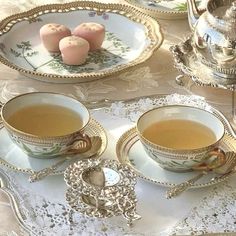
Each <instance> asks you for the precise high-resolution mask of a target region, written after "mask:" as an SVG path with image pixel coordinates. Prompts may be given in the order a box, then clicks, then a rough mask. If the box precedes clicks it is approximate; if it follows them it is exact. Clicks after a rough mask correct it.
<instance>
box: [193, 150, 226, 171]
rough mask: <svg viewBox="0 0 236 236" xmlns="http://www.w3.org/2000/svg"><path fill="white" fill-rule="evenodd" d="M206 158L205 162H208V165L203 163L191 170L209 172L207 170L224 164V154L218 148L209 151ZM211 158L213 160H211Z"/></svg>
mask: <svg viewBox="0 0 236 236" xmlns="http://www.w3.org/2000/svg"><path fill="white" fill-rule="evenodd" d="M207 157H208V158H207V160H208V161H209V162H208V163H207V162H204V163H203V164H200V165H197V166H194V167H193V168H192V169H193V170H199V171H201V170H202V171H204V170H205V171H209V170H212V169H215V168H217V167H220V166H222V165H223V164H224V163H225V162H226V158H225V152H224V150H222V149H221V148H219V147H216V148H214V149H212V150H211V151H209V152H208V153H207ZM212 158H214V159H213V160H212Z"/></svg>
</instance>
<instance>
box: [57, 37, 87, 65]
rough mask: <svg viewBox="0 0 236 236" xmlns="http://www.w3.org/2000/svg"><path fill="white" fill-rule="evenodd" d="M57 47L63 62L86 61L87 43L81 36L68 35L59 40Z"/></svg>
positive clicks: (75, 63)
mask: <svg viewBox="0 0 236 236" xmlns="http://www.w3.org/2000/svg"><path fill="white" fill-rule="evenodd" d="M59 48H60V51H61V55H62V60H63V62H64V63H65V64H67V65H81V64H83V63H84V62H85V61H86V57H87V55H88V51H89V43H88V41H87V40H85V39H83V38H80V37H77V36H68V37H65V38H63V39H62V40H61V41H60V43H59Z"/></svg>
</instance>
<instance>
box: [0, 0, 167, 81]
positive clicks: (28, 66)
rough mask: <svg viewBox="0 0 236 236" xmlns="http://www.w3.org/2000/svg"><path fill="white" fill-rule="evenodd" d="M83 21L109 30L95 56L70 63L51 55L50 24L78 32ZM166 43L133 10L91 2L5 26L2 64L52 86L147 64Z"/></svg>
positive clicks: (39, 12)
mask: <svg viewBox="0 0 236 236" xmlns="http://www.w3.org/2000/svg"><path fill="white" fill-rule="evenodd" d="M82 22H97V23H100V24H103V25H104V26H105V29H106V36H105V40H104V42H103V45H102V49H101V50H98V51H96V52H91V53H89V56H88V58H87V61H86V63H85V64H84V65H80V66H68V65H65V64H64V63H62V60H61V55H60V54H59V53H53V54H52V53H51V54H50V53H49V52H48V51H47V50H46V49H45V48H44V47H43V45H42V43H41V41H40V37H39V29H40V28H41V27H42V26H43V25H44V24H47V23H59V24H64V25H66V26H67V27H69V28H70V29H71V30H73V29H74V28H75V27H76V26H77V25H78V24H80V23H82ZM162 41H163V37H162V33H161V30H160V26H159V24H158V23H157V22H156V21H155V20H153V19H152V18H151V17H149V16H147V15H146V14H144V13H142V12H140V11H139V10H137V9H135V8H134V7H132V6H125V5H121V4H102V3H95V2H87V1H85V2H80V1H78V2H72V3H66V4H51V5H44V6H40V7H36V8H34V9H32V10H29V11H27V12H23V13H20V14H16V15H13V16H10V17H8V18H6V19H5V20H3V21H2V22H1V23H0V62H2V63H3V64H5V65H7V66H9V67H11V68H13V69H15V70H17V71H19V72H20V73H23V74H24V75H26V76H28V77H30V78H34V79H38V80H42V81H46V82H55V83H77V82H87V81H92V80H95V79H98V78H100V77H104V76H108V75H111V74H114V73H117V72H120V71H122V70H125V69H128V68H130V67H131V66H135V65H138V64H140V63H142V62H144V61H145V60H147V59H148V58H149V57H150V56H151V55H152V54H153V52H154V50H156V49H158V48H159V47H160V45H161V44H162Z"/></svg>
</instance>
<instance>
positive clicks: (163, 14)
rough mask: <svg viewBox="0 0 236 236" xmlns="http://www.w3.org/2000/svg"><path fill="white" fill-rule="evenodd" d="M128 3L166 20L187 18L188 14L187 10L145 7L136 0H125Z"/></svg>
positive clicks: (154, 16)
mask: <svg viewBox="0 0 236 236" xmlns="http://www.w3.org/2000/svg"><path fill="white" fill-rule="evenodd" d="M125 1H126V2H127V3H129V4H131V5H133V6H135V7H137V8H138V9H140V10H141V11H143V12H144V13H146V14H148V15H150V16H151V17H153V18H157V19H164V20H175V19H185V18H187V16H188V13H187V11H180V12H179V11H164V10H160V9H152V8H148V7H144V6H142V5H141V4H138V3H137V2H136V1H135V0H125Z"/></svg>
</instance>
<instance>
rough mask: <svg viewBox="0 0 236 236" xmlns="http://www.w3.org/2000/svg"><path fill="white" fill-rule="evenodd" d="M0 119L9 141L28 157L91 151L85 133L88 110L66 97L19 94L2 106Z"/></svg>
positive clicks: (44, 94)
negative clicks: (0, 118)
mask: <svg viewBox="0 0 236 236" xmlns="http://www.w3.org/2000/svg"><path fill="white" fill-rule="evenodd" d="M1 117H2V121H3V124H4V127H5V128H6V130H7V131H8V134H9V136H10V138H11V139H12V141H13V142H14V143H15V144H16V145H18V146H19V147H20V148H21V149H22V150H23V151H24V152H25V153H27V155H29V156H32V157H37V158H52V157H56V156H60V155H65V154H73V153H80V152H85V151H87V150H88V149H90V148H91V140H90V138H89V137H88V135H86V133H85V128H86V126H87V124H88V123H89V121H90V114H89V111H88V109H87V108H86V107H85V106H84V105H83V104H82V103H80V102H79V101H78V100H76V99H74V98H71V97H68V96H66V95H63V94H57V93H47V92H34V93H27V94H22V95H19V96H17V97H14V98H12V99H11V100H9V101H8V102H7V103H5V104H4V105H3V107H2V110H1Z"/></svg>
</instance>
